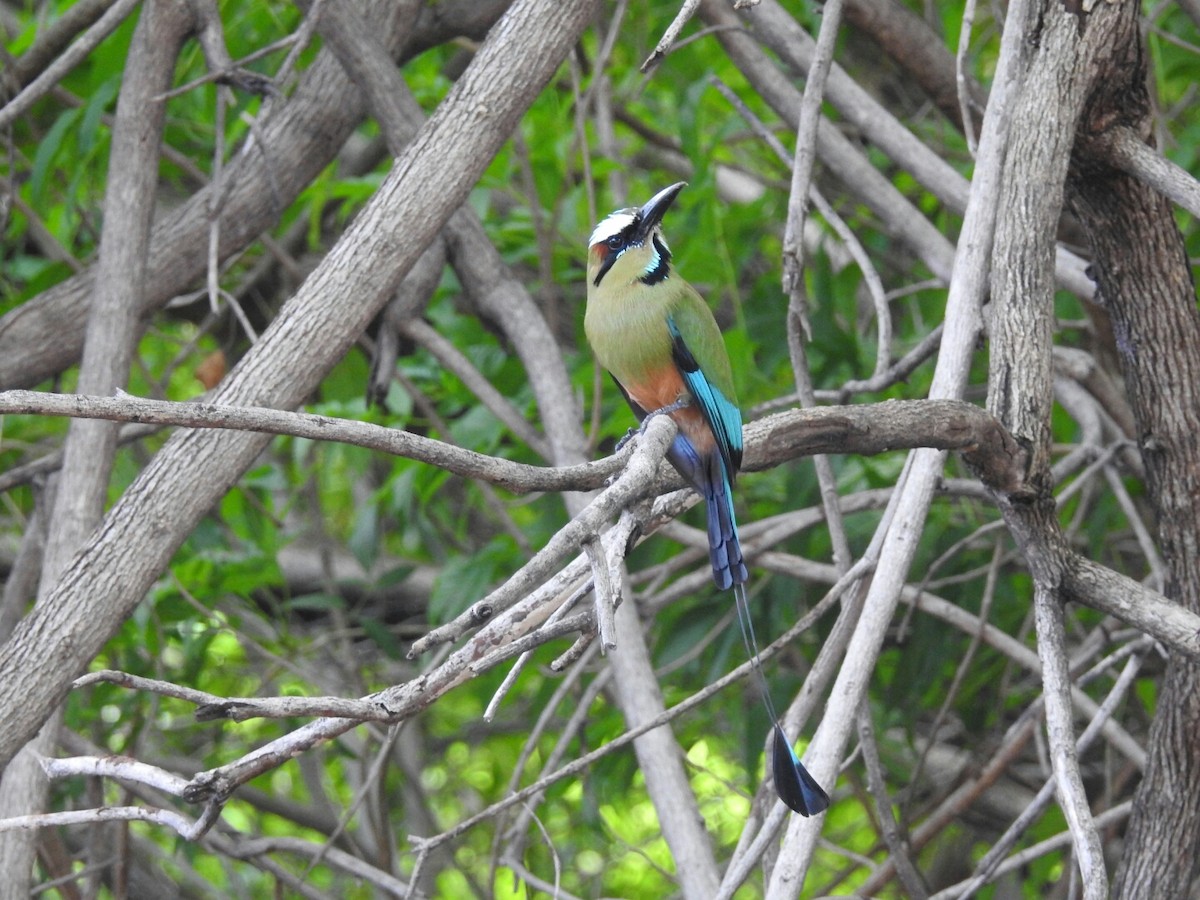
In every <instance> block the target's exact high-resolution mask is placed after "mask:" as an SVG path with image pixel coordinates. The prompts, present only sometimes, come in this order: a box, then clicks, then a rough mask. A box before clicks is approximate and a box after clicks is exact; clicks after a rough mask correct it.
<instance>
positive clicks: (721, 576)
mask: <svg viewBox="0 0 1200 900" xmlns="http://www.w3.org/2000/svg"><path fill="white" fill-rule="evenodd" d="M667 458H668V459H669V460H670V461H671V464H672V465H674V466H675V468H676V469H678V470H679V473H680V474H681V475H683V477H684V478H686V479H687V480H688V481H689V482H690V483H691V484H692V486H693V487H694V488H695V489H696V491H697V492H698V493H699V494H700V496H702V497H703V498H704V504H705V508H706V511H707V514H708V548H709V561H710V562H711V563H712V574H713V581H714V582H716V585H717V587H718V588H720V589H721V590H723V591H725V590H729V588H731V587H732V588H733V594H734V601H735V603H736V605H737V615H738V624H739V626H740V627H741V630H742V640H743V641H744V642H745V644H746V653H747V654H749V657H750V662H751V663H752V665H753V667H754V671H755V673H756V674H757V676H758V682H759V687H760V689H761V691H762V697H763V704H764V705H765V706H766V708H767V713H768V714H769V715H770V717H771V728H772V732H773V735H772V741H771V772H772V775H773V776H774V779H775V792H776V793H777V794H778V795H779V799H780V800H782V801H783V802H784V803H786V804H787V806H788V808H790V809H791V810H793V811H794V812H798V813H799V814H800V815H802V816H814V815H817V814H818V813H821V812H824V811H825V809H826V808H827V807H828V806H829V795H828V794H827V793H825V791H824V790H823V789H822V788H821V786H820V785H819V784H817V781H816V779H815V778H813V777H812V775H810V774H809V772H808V769H806V768H804V764H803V763H802V762H800V759H799V758H798V757H797V756H796V752H795V751H794V750H793V749H792V745H791V743H790V742H789V741H788V739H787V735H786V734H785V733H784V730H783V726H782V725H781V724H780V723H779V716H778V714H777V713H776V712H775V704H774V703H773V702H772V701H771V694H770V691H769V690H768V689H767V679H766V676H765V675H764V674H763V671H762V663H761V662H760V660H759V657H758V640H757V638H755V636H754V623H753V622H752V621H751V619H750V605H749V603H748V601H747V599H746V580H747V578H748V577H749V574H748V573H747V571H746V561H745V559H744V557H743V556H742V545H741V542H740V541H739V540H738V530H737V518H736V517H735V516H734V512H733V490H732V485H731V484H730V481H729V476H728V475H727V474H726V469H725V464H724V461H723V460H722V458H721V456H720V455H718V454H716V453H711V454H709V455H707V456H701V455H700V454H699V453H697V452H696V448H695V447H694V446H693V445H692V443H691V441H689V440H688V439H687V438H686V437H685V436H684V435H683V434H679V435H676V437H675V441H674V443H672V444H671V449H670V450H669V451H668V452H667Z"/></svg>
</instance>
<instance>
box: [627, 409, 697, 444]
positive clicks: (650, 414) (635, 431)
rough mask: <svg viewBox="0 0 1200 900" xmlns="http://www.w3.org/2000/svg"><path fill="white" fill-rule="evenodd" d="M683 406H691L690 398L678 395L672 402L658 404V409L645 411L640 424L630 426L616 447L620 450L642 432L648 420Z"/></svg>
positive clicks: (668, 413) (665, 414)
mask: <svg viewBox="0 0 1200 900" xmlns="http://www.w3.org/2000/svg"><path fill="white" fill-rule="evenodd" d="M685 406H691V400H689V399H688V398H687V397H680V398H679V399H678V400H676V401H675V402H674V403H668V404H667V405H666V406H660V407H659V408H658V409H655V410H652V411H650V412H648V413H646V415H645V416H644V417H643V418H642V424H640V425H639V426H638V427H637V428H630V429H629V431H627V432H626V433H625V437H623V438H621V439H620V440H619V441H617V446H616V449H617V450H620V449H621V448H622V447H624V446H625V445H626V444H628V443H629V442H630V441H631V440H633V438H634V437H635V436H637V435H639V434H641V433H642V432H644V431H645V430H646V429H647V428H648V427H649V425H650V420H651V419H653V418H654V417H655V416H667V415H670V414H671V413H673V412H675V411H677V410H680V409H683V408H684V407H685Z"/></svg>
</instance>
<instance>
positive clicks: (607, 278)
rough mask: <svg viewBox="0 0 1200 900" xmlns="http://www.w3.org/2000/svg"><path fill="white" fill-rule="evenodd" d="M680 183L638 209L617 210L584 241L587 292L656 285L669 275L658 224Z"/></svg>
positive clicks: (667, 254) (666, 249)
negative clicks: (610, 288)
mask: <svg viewBox="0 0 1200 900" xmlns="http://www.w3.org/2000/svg"><path fill="white" fill-rule="evenodd" d="M686 185H687V182H686V181H680V182H679V183H678V184H673V185H671V186H670V187H669V188H663V189H662V190H661V191H659V192H658V193H657V194H655V195H654V196H653V197H651V198H650V199H649V200H648V201H647V202H646V204H645V205H644V206H642V207H640V208H639V207H636V206H634V207H630V208H629V209H618V210H617V211H616V212H614V213H610V214H609V215H608V216H607V217H606V218H605V219H603V220H602V221H601V222H600V224H599V225H597V226H596V227H595V228H594V229H593V230H592V236H591V237H590V238H589V239H588V271H587V277H588V291H589V293H590V292H591V291H594V290H596V289H597V288H599V287H600V285H601V284H602V283H603V284H605V285H610V284H611V285H629V284H633V283H634V282H636V281H640V282H642V283H643V284H648V285H653V284H658V283H659V282H660V281H662V280H663V279H664V278H666V277H667V275H668V274H670V271H671V250H670V248H669V247H667V242H666V239H665V238H663V234H662V228H660V227H659V223H660V222H661V221H662V217H663V214H664V213H665V212H666V211H667V210H668V209H669V208H670V206H671V203H672V202H673V201H674V200H675V198H676V197H677V196H678V195H679V192H680V191H682V190H683V189H684V187H685V186H686Z"/></svg>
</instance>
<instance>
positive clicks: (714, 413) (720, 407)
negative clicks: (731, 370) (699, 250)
mask: <svg viewBox="0 0 1200 900" xmlns="http://www.w3.org/2000/svg"><path fill="white" fill-rule="evenodd" d="M705 311H706V312H707V310H705ZM712 327H713V330H716V323H715V322H714V323H713V325H712ZM667 330H668V331H669V332H670V335H671V358H672V359H673V360H674V361H675V365H676V367H677V368H678V369H679V373H680V375H682V376H683V383H684V384H686V385H687V389H688V391H689V392H690V393H691V395H692V397H694V398H695V400H696V403H697V404H698V405H699V407H700V412H701V414H702V415H703V416H704V421H706V422H707V423H708V427H709V428H711V429H712V433H713V436H714V437H715V438H716V439H717V449H718V450H719V451H720V453H721V460H722V461H723V462H724V463H725V471H726V472H727V473H728V475H729V480H730V482H732V481H733V476H734V475H735V474H736V473H737V471H738V469H740V468H741V466H742V411H741V410H740V409H738V405H737V403H735V402H734V401H733V400H731V399H730V398H729V397H727V396H726V395H725V392H723V391H722V390H721V389H720V388H719V387H718V386H717V385H716V384H714V383H713V381H712V380H710V378H709V376H708V374H706V373H705V371H704V368H703V367H702V366H701V365H700V363H699V362H698V361H697V360H696V357H695V355H694V354H693V353H692V350H691V348H690V347H689V346H688V344H687V341H686V340H685V339H684V337H683V332H682V331H680V329H679V325H678V324H677V323H676V321H675V315H673V314H672V315H669V316H667ZM716 335H717V340H718V341H720V340H721V336H720V332H719V331H717V332H716ZM724 349H725V348H724V346H723V345H722V346H721V347H720V351H721V352H724ZM722 374H724V373H722ZM718 377H719V376H718ZM726 380H727V379H726ZM730 393H732V390H731V389H730Z"/></svg>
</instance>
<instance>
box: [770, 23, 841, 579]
mask: <svg viewBox="0 0 1200 900" xmlns="http://www.w3.org/2000/svg"><path fill="white" fill-rule="evenodd" d="M841 18H842V3H841V0H828V2H827V3H826V4H825V6H824V8H823V10H822V17H821V31H820V34H819V35H818V37H817V51H816V57H815V59H814V60H813V65H812V68H811V69H810V70H809V73H808V81H807V82H806V83H805V85H804V97H803V99H802V100H801V102H800V124H799V126H798V127H797V129H796V158H795V162H794V163H793V165H792V187H791V194H790V196H789V198H788V217H787V226H786V228H785V230H784V235H783V293H784V296H786V297H787V298H788V305H787V312H786V315H785V327H786V328H787V335H788V347H789V349H790V353H791V360H792V377H793V380H794V382H795V385H796V394H797V396H798V397H799V398H800V404H801V405H802V406H815V405H816V398H815V397H814V396H813V384H812V372H811V371H810V370H809V366H808V356H807V353H806V351H805V348H804V341H805V340H806V339H807V340H812V328H811V327H810V325H809V322H808V301H807V297H806V296H805V290H804V219H805V210H806V208H807V204H808V198H809V193H810V188H811V186H812V169H813V162H814V160H815V159H816V155H817V151H816V143H817V126H818V125H819V124H820V118H821V100H822V97H823V96H824V92H825V79H826V77H827V76H828V75H829V67H830V65H831V64H832V62H833V46H834V42H835V40H836V38H837V30H838V26H839V24H840V23H841ZM813 467H814V468H815V469H816V473H817V484H818V485H819V487H820V491H821V502H822V504H823V505H824V507H825V517H826V520H827V522H828V525H829V538H830V541H831V542H832V544H833V561H834V564H835V565H837V567H838V569H839V570H840V571H842V572H845V571H846V570H847V569H849V567H850V561H851V560H852V559H853V555H852V553H851V550H850V540H849V538H848V537H847V536H846V525H845V522H844V521H843V519H842V511H841V508H840V506H839V501H838V494H837V479H836V477H835V476H834V474H833V466H832V464H831V463H830V462H829V458H828V457H827V456H825V455H824V454H822V455H819V456H814V457H813Z"/></svg>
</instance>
